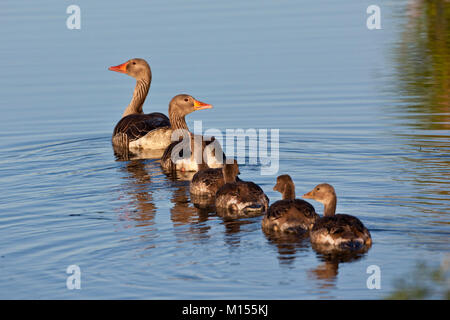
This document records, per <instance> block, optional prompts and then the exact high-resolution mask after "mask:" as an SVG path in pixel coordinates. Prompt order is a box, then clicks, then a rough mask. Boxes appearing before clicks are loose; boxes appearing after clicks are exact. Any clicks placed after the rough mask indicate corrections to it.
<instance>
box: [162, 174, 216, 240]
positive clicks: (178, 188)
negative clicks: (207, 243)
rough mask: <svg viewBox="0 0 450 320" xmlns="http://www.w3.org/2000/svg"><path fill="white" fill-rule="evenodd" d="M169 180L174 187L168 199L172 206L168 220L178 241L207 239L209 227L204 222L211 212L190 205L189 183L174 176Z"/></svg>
mask: <svg viewBox="0 0 450 320" xmlns="http://www.w3.org/2000/svg"><path fill="white" fill-rule="evenodd" d="M169 179H170V180H171V183H172V184H173V187H174V190H173V191H172V194H171V197H170V202H171V203H172V204H173V206H172V208H170V219H171V220H172V223H173V226H174V232H175V236H176V237H177V239H178V241H181V242H185V241H186V240H206V239H209V238H210V235H209V234H208V233H209V230H210V229H211V226H209V225H208V224H207V223H206V222H207V220H208V219H209V214H210V212H211V211H210V210H207V209H203V208H197V207H195V206H194V205H193V204H192V203H191V201H190V197H189V196H190V194H189V181H184V180H178V179H177V177H176V176H170V177H169ZM186 226H187V228H185V227H186Z"/></svg>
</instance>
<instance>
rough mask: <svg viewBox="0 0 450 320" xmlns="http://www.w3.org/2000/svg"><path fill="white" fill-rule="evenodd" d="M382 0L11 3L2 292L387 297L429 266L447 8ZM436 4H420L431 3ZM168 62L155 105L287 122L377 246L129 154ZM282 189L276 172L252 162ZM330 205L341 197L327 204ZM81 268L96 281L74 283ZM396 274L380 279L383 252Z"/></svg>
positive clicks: (291, 165)
mask: <svg viewBox="0 0 450 320" xmlns="http://www.w3.org/2000/svg"><path fill="white" fill-rule="evenodd" d="M438 3H439V4H440V5H441V6H444V7H436V6H433V5H426V6H425V5H423V4H422V5H423V6H424V7H421V6H420V5H421V2H420V1H417V2H408V1H396V2H392V1H380V2H378V5H379V6H380V7H381V9H382V29H381V30H372V31H371V30H368V29H367V28H366V18H367V14H366V8H367V7H368V6H369V5H370V4H372V3H369V2H367V1H346V2H339V3H338V2H336V1H331V0H326V1H319V2H317V1H306V2H305V1H303V2H302V3H299V2H297V1H288V0H285V1H258V3H256V2H255V3H249V2H242V1H234V0H233V1H219V2H217V1H215V2H211V1H203V0H198V1H189V3H187V2H185V1H181V0H178V1H170V3H169V2H167V1H151V3H149V2H148V1H144V0H130V1H126V2H122V3H117V4H116V3H115V4H114V5H112V4H110V2H107V1H78V2H77V4H78V5H79V6H80V7H81V12H82V25H81V30H68V29H67V28H66V24H65V21H66V18H67V16H68V15H67V14H66V13H65V11H66V8H67V6H68V5H70V4H72V3H71V2H69V1H62V2H60V3H58V4H56V3H53V2H51V1H40V3H39V4H37V3H36V2H35V1H31V0H28V1H21V2H20V3H19V2H17V1H9V0H6V1H2V3H1V4H0V21H1V24H0V26H1V28H0V42H1V43H2V50H0V61H2V76H1V78H0V87H1V88H2V94H1V95H0V108H1V111H2V120H3V121H2V126H1V129H0V137H1V139H0V150H1V154H2V157H1V159H0V229H1V231H0V271H1V272H0V287H1V290H0V298H18V299H21V298H25V299H34V298H38V299H50V298H57V299H60V298H62V299H79V298H84V299H93V298H102V299H112V298H120V299H125V298H134V299H135V298H137V299H142V298H147V299H161V298H164V299H166V298H168V299H190V298H194V299H197V298H199V299H205V298H206V299H241V298H245V299H320V298H331V299H379V298H384V297H386V296H388V295H389V294H390V293H391V292H392V291H394V290H395V285H394V284H395V280H396V279H398V278H399V277H403V276H405V275H407V274H408V272H409V271H410V270H412V269H413V268H414V266H415V265H416V263H417V262H418V261H426V262H427V263H430V264H431V265H435V266H438V265H439V264H440V263H441V262H442V261H443V260H444V259H445V256H446V255H448V253H449V251H450V250H449V249H450V248H449V235H450V229H449V224H450V218H449V215H448V214H449V209H450V202H449V200H450V185H449V179H448V177H449V176H450V169H449V168H450V166H449V165H450V145H449V136H450V135H449V127H450V110H449V79H450V76H449V73H448V70H450V68H448V63H449V61H450V59H449V58H450V49H449V43H450V42H449V39H448V37H449V24H448V21H449V20H448V19H447V18H448V12H449V8H448V4H447V5H444V2H443V1H438ZM417 8H419V9H417ZM132 57H141V58H145V59H146V60H148V61H149V63H150V65H151V67H152V72H153V82H152V85H151V89H150V96H149V98H148V99H147V101H146V104H145V105H144V110H145V111H147V112H150V111H159V112H164V113H166V112H167V105H168V102H169V100H170V99H171V98H172V97H173V96H174V95H175V94H178V93H182V92H186V93H189V94H192V95H193V96H195V97H196V98H198V99H200V100H202V101H205V102H209V103H211V104H213V105H214V109H211V110H205V111H199V112H196V113H194V114H191V115H189V116H188V125H190V126H192V125H193V121H194V120H203V127H204V129H208V128H217V129H220V130H223V132H224V131H225V129H226V128H255V129H258V128H279V129H280V172H279V173H280V174H282V173H288V174H290V175H291V176H292V178H293V179H294V181H295V183H296V191H297V194H298V195H300V194H303V193H305V192H306V191H308V190H310V189H311V188H312V187H313V186H315V185H316V184H318V183H321V182H328V183H331V184H332V185H334V187H335V188H336V190H337V194H338V207H337V211H338V212H340V213H348V214H352V215H356V216H358V217H359V218H360V219H361V220H362V221H363V222H364V224H365V225H366V226H367V227H368V228H369V229H370V230H371V233H372V237H373V242H374V244H373V247H372V248H371V250H370V251H369V252H368V253H366V254H364V255H361V256H358V257H350V258H345V257H344V258H342V257H341V258H340V259H336V258H333V257H327V256H324V255H321V254H318V253H316V252H315V251H314V250H313V249H312V248H311V245H310V243H309V242H308V240H303V241H302V240H298V239H290V238H286V239H273V238H270V237H267V236H266V235H265V234H264V233H263V232H262V231H261V228H260V221H261V218H252V219H244V220H237V221H224V220H223V219H221V218H220V217H218V216H217V215H215V214H214V212H208V210H199V209H197V208H195V207H194V206H193V204H192V203H191V202H190V196H189V190H188V186H189V185H188V182H186V181H180V180H174V179H171V178H170V177H167V176H166V175H165V174H164V173H163V172H162V171H161V169H160V166H159V162H158V161H157V160H154V159H144V160H132V161H117V159H116V158H115V157H114V154H113V151H112V147H111V143H110V138H111V133H112V129H113V127H114V125H115V123H116V122H117V121H118V119H119V118H120V116H121V114H122V112H123V109H124V108H125V107H126V105H127V104H128V102H129V100H130V98H131V93H132V89H133V86H134V81H133V79H131V78H130V77H127V76H125V75H121V74H116V73H112V72H109V71H108V70H107V67H109V66H111V65H117V64H119V63H122V62H124V61H126V60H127V59H129V58H132ZM241 178H242V179H244V180H250V181H254V182H256V183H258V184H259V185H260V186H261V187H262V188H263V189H264V191H265V192H266V193H267V195H268V196H269V198H270V199H271V201H272V202H273V201H276V200H278V199H280V194H278V193H276V192H274V191H272V187H273V185H274V183H275V180H276V175H274V176H262V175H261V174H260V166H259V165H245V166H242V168H241ZM312 204H313V205H314V206H315V207H316V209H317V211H318V212H319V213H321V212H322V205H321V204H320V203H317V202H312ZM72 264H76V265H78V266H79V267H80V268H81V272H82V289H81V290H68V289H67V288H66V278H67V276H68V275H67V274H66V268H67V267H68V266H69V265H72ZM370 265H377V266H379V267H380V268H381V272H382V287H381V289H380V290H369V289H367V286H366V280H367V277H368V276H369V275H368V274H367V273H366V270H367V267H368V266H370Z"/></svg>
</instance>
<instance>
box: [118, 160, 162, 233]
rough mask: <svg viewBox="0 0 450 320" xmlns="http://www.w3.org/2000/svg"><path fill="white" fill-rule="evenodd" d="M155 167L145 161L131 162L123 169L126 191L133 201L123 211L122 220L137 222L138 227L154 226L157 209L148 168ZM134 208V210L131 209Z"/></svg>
mask: <svg viewBox="0 0 450 320" xmlns="http://www.w3.org/2000/svg"><path fill="white" fill-rule="evenodd" d="M147 165H148V166H149V167H150V168H151V167H154V166H155V165H154V162H153V163H148V164H147V163H146V162H145V161H144V160H132V161H129V162H127V163H126V164H125V166H123V167H122V168H121V170H122V171H124V172H126V175H125V178H124V179H126V183H125V184H124V188H123V189H124V191H125V193H126V194H127V195H128V196H129V198H130V199H132V200H131V201H130V202H129V204H128V207H127V208H126V209H124V210H123V211H122V215H121V216H122V218H125V219H126V220H134V221H136V222H137V223H136V226H138V227H145V226H151V225H154V218H155V214H156V209H157V207H156V206H155V203H154V201H153V190H152V188H151V173H150V169H148V168H147V167H146V166H147ZM130 208H133V209H130Z"/></svg>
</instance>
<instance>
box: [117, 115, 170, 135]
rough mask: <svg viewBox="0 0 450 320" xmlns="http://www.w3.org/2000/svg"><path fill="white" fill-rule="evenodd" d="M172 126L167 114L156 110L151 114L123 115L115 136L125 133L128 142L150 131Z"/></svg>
mask: <svg viewBox="0 0 450 320" xmlns="http://www.w3.org/2000/svg"><path fill="white" fill-rule="evenodd" d="M168 126H170V121H169V118H167V116H166V115H164V114H162V113H159V112H154V113H149V114H130V115H128V116H126V117H123V118H122V119H121V120H120V121H119V122H118V123H117V125H116V127H115V128H114V132H113V137H114V136H116V135H118V134H125V135H126V136H127V139H128V142H131V141H133V140H137V139H139V138H142V137H143V136H145V135H146V134H147V133H149V132H150V131H152V130H154V129H157V128H160V127H168Z"/></svg>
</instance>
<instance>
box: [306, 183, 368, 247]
mask: <svg viewBox="0 0 450 320" xmlns="http://www.w3.org/2000/svg"><path fill="white" fill-rule="evenodd" d="M303 198H306V199H314V200H316V201H319V202H321V203H322V204H323V205H324V213H323V217H322V218H320V219H318V220H317V222H316V223H315V224H314V227H313V228H312V229H311V232H310V235H311V242H312V243H313V244H318V245H324V246H328V247H330V246H331V247H333V248H336V249H356V250H360V249H367V248H369V247H370V246H371V245H372V237H371V235H370V232H369V230H367V228H366V227H365V226H364V224H363V223H362V222H361V221H360V220H359V219H358V218H356V217H354V216H351V215H348V214H336V204H337V197H336V192H335V190H334V188H333V186H331V185H329V184H327V183H322V184H319V185H317V186H316V187H314V189H312V190H311V191H310V192H308V193H306V194H304V195H303Z"/></svg>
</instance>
